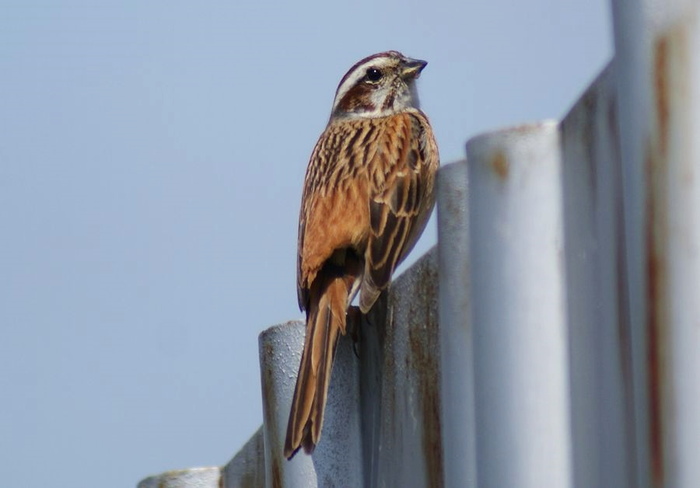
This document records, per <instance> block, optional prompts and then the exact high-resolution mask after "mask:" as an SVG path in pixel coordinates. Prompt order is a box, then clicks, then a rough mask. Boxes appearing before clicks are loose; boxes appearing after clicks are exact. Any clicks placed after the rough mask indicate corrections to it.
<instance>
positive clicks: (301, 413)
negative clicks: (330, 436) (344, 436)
mask: <svg viewBox="0 0 700 488" xmlns="http://www.w3.org/2000/svg"><path fill="white" fill-rule="evenodd" d="M319 280H320V283H319V286H318V287H314V288H315V290H314V289H312V290H310V292H311V296H310V297H309V298H310V300H309V301H310V304H309V309H308V311H307V315H306V339H305V341H304V352H303V353H302V355H301V364H300V365H299V375H298V376H297V384H296V388H295V389H294V398H293V400H292V410H291V412H290V413H289V424H288V425H287V440H286V441H285V444H284V455H285V457H286V458H287V459H291V458H292V456H294V454H296V453H297V451H298V450H299V448H301V447H303V448H304V451H305V452H306V453H307V454H311V453H312V452H313V450H314V448H315V447H316V444H318V441H319V438H320V437H321V426H322V425H323V410H324V408H325V406H326V397H327V396H328V384H329V383H330V379H331V371H332V369H333V358H334V357H335V349H336V346H337V345H338V338H339V337H340V334H341V333H342V334H345V313H346V309H347V305H348V303H347V302H348V294H349V290H350V288H349V286H348V285H349V284H350V283H348V278H347V277H343V276H337V275H336V276H330V277H325V278H323V277H319Z"/></svg>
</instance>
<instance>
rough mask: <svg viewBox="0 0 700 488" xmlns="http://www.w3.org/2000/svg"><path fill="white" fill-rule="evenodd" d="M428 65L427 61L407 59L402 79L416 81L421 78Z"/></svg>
mask: <svg viewBox="0 0 700 488" xmlns="http://www.w3.org/2000/svg"><path fill="white" fill-rule="evenodd" d="M427 64H428V62H427V61H423V60H421V59H411V58H406V60H405V61H404V62H403V63H402V68H403V69H402V71H401V78H403V79H404V80H415V79H416V78H418V77H419V76H420V72H421V71H423V68H425V66H426V65H427Z"/></svg>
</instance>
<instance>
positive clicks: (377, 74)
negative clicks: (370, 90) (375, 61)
mask: <svg viewBox="0 0 700 488" xmlns="http://www.w3.org/2000/svg"><path fill="white" fill-rule="evenodd" d="M367 79H368V80H369V81H379V80H381V79H382V72H381V71H380V70H378V69H377V68H368V69H367Z"/></svg>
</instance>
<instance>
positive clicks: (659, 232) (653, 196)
mask: <svg viewBox="0 0 700 488" xmlns="http://www.w3.org/2000/svg"><path fill="white" fill-rule="evenodd" d="M659 166H660V161H659V160H658V158H654V156H653V149H652V148H651V147H647V162H646V170H647V178H648V182H649V197H648V198H647V225H646V244H647V257H646V266H647V321H648V322H647V362H648V363H647V365H648V375H649V376H648V386H649V422H650V426H649V431H650V434H649V436H650V439H649V440H650V452H651V472H652V478H653V481H654V486H662V485H663V480H664V468H665V466H664V424H663V403H664V378H665V374H664V373H665V371H664V368H665V366H666V364H665V358H664V351H665V349H666V344H665V339H666V337H665V335H666V334H665V333H666V331H665V330H664V325H665V324H667V320H666V319H667V317H666V313H665V312H666V296H665V295H666V286H667V275H666V263H665V247H666V246H665V238H666V233H667V230H668V229H667V225H666V220H665V212H663V211H662V208H663V204H664V202H663V199H662V195H660V193H661V188H663V180H664V179H665V176H666V175H665V171H663V168H660V167H659Z"/></svg>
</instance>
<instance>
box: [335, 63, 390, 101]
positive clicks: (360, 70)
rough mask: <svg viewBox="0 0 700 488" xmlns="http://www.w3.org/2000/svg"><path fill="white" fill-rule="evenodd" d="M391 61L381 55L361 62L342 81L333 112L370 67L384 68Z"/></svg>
mask: <svg viewBox="0 0 700 488" xmlns="http://www.w3.org/2000/svg"><path fill="white" fill-rule="evenodd" d="M389 61H391V59H390V58H389V57H387V56H386V54H382V55H379V56H377V57H373V58H370V59H367V60H365V61H364V62H361V63H360V64H357V65H355V66H354V67H353V68H352V69H351V70H350V71H349V72H348V73H347V74H346V75H345V76H344V77H343V79H342V80H341V82H340V85H338V90H337V91H336V94H335V100H334V101H333V111H335V109H336V107H337V106H338V103H340V101H341V100H342V99H343V97H344V96H345V94H346V93H347V92H348V91H349V90H350V88H352V87H353V86H355V85H356V84H357V82H358V81H359V80H361V79H362V78H363V77H364V76H365V72H366V71H367V68H368V67H369V66H378V67H381V66H384V65H386V64H388V62H389Z"/></svg>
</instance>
